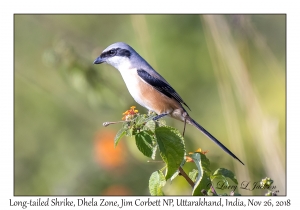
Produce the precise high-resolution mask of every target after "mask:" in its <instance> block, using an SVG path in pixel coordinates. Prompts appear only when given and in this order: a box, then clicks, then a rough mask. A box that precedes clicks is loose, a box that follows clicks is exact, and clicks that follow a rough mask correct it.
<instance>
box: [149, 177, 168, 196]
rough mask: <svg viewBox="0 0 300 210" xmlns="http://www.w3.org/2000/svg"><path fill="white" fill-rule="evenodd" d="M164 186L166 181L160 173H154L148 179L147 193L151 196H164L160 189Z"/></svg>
mask: <svg viewBox="0 0 300 210" xmlns="http://www.w3.org/2000/svg"><path fill="white" fill-rule="evenodd" d="M165 184H166V179H165V177H164V175H163V173H162V172H161V171H155V172H153V173H152V174H151V176H150V179H149V191H150V194H151V195H164V193H163V191H162V188H163V186H164V185H165Z"/></svg>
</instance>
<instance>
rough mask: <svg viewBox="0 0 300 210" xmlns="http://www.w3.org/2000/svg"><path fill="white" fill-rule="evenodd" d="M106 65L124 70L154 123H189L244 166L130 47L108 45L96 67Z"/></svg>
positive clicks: (129, 87) (126, 77) (129, 86)
mask: <svg viewBox="0 0 300 210" xmlns="http://www.w3.org/2000/svg"><path fill="white" fill-rule="evenodd" d="M104 62H105V63H108V64H110V65H112V66H113V67H115V68H116V69H118V70H119V71H120V73H121V75H122V77H123V80H124V82H125V84H126V86H127V88H128V90H129V92H130V94H131V95H132V97H133V98H134V100H135V101H136V102H137V103H139V104H140V105H141V106H143V107H146V108H147V109H148V110H151V111H154V112H155V113H157V116H156V117H155V118H154V120H157V119H159V118H161V117H163V116H166V115H169V116H171V117H173V118H175V119H177V120H180V121H183V122H187V123H188V124H191V125H193V126H195V127H196V128H197V129H199V130H200V131H201V132H202V133H204V134H205V135H206V136H207V137H208V138H210V139H211V140H213V141H214V142H215V143H216V144H217V145H219V146H220V147H221V148H222V149H223V150H224V151H225V152H227V153H228V154H229V155H231V156H232V157H233V158H235V159H237V160H238V161H240V162H241V163H242V164H243V165H244V163H243V162H242V161H241V160H240V159H239V158H237V157H236V156H235V155H234V154H233V153H232V152H231V151H230V150H229V149H227V148H226V147H225V146H224V145H223V144H222V143H221V142H219V141H218V140H217V139H216V138H215V137H214V136H213V135H211V134H210V133H209V132H208V131H207V130H205V129H204V128H203V127H202V126H201V125H199V124H198V123H197V122H196V121H194V120H193V119H192V118H191V117H190V116H189V114H188V113H187V112H186V110H185V109H184V107H183V105H185V106H186V107H187V108H188V109H189V107H188V105H187V104H186V103H185V102H184V101H183V100H182V98H181V97H180V96H179V94H178V93H177V92H176V91H175V90H174V89H173V88H172V87H171V85H170V84H169V83H168V82H167V81H166V80H165V79H164V78H163V77H162V76H161V75H160V74H159V73H157V72H156V71H155V70H154V69H153V68H152V67H151V66H150V65H149V64H148V63H147V62H146V61H145V60H144V59H143V58H142V57H141V56H140V55H139V54H138V53H137V52H136V51H135V50H134V49H132V48H131V47H130V46H129V45H127V44H125V43H123V42H117V43H114V44H112V45H110V46H108V47H107V48H106V49H105V50H104V51H103V52H102V53H101V55H100V56H99V57H98V58H97V59H96V60H95V61H94V64H101V63H104Z"/></svg>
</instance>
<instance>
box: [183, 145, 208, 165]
mask: <svg viewBox="0 0 300 210" xmlns="http://www.w3.org/2000/svg"><path fill="white" fill-rule="evenodd" d="M196 152H198V153H202V154H203V155H205V154H206V153H208V150H205V151H202V149H201V148H199V149H197V150H196V151H195V152H189V154H190V155H191V154H193V153H196ZM185 159H186V162H193V159H192V158H191V157H189V156H186V157H185Z"/></svg>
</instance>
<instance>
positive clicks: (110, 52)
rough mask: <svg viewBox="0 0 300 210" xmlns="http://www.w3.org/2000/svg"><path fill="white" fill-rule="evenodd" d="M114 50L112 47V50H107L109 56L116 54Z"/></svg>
mask: <svg viewBox="0 0 300 210" xmlns="http://www.w3.org/2000/svg"><path fill="white" fill-rule="evenodd" d="M116 52H117V51H116V50H115V49H112V50H110V51H108V54H109V55H110V56H114V55H115V54H116Z"/></svg>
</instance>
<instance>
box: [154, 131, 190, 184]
mask: <svg viewBox="0 0 300 210" xmlns="http://www.w3.org/2000/svg"><path fill="white" fill-rule="evenodd" d="M155 136H156V140H157V144H158V148H159V151H160V156H161V157H162V159H163V161H164V162H165V163H166V165H167V168H166V175H165V176H166V180H168V179H169V178H170V177H171V176H172V175H173V174H174V173H175V172H176V171H177V169H178V168H179V166H180V164H181V162H182V160H183V158H184V154H185V146H184V141H183V138H182V136H181V135H180V133H179V131H178V130H176V129H174V128H171V127H158V128H156V129H155Z"/></svg>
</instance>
